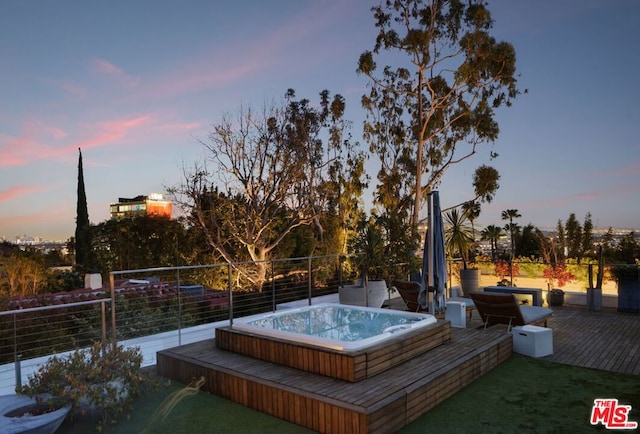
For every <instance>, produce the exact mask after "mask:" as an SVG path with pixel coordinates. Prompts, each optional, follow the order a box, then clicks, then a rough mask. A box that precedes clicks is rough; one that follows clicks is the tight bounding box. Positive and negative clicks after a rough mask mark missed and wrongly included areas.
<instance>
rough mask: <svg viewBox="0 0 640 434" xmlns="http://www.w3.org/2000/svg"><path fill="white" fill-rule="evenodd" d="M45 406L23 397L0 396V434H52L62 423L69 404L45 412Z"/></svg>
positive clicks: (68, 409) (69, 407) (69, 406)
mask: <svg viewBox="0 0 640 434" xmlns="http://www.w3.org/2000/svg"><path fill="white" fill-rule="evenodd" d="M46 409H47V406H46V404H38V402H37V401H36V399H35V398H29V397H28V396H25V395H3V396H0V433H3V434H18V433H29V434H53V433H55V432H56V430H57V429H58V427H59V426H60V425H61V424H62V422H64V419H65V418H66V417H67V414H68V413H69V411H70V410H71V404H67V405H65V406H64V407H61V408H58V409H56V410H53V411H46Z"/></svg>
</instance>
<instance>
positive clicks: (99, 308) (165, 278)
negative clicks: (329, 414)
mask: <svg viewBox="0 0 640 434" xmlns="http://www.w3.org/2000/svg"><path fill="white" fill-rule="evenodd" d="M512 265H513V266H514V267H511V268H510V269H514V270H516V271H517V273H516V274H515V275H514V284H516V285H518V286H525V287H526V286H531V285H535V287H540V288H543V289H546V284H545V282H546V281H547V280H548V279H546V278H545V272H544V270H545V269H546V268H549V267H550V266H552V265H553V264H543V263H539V262H534V261H529V262H527V261H520V262H515V261H514V263H513V264H512ZM475 266H476V267H477V268H479V269H480V270H481V277H482V281H481V282H480V286H485V285H495V284H496V283H497V282H498V281H499V279H500V278H502V279H503V280H504V278H505V276H504V275H503V274H504V264H499V263H498V264H496V263H493V262H477V263H476V264H475ZM611 266H612V265H608V266H607V267H609V268H610V267H611ZM457 267H458V264H456V263H455V262H450V263H449V264H448V272H449V277H450V280H449V285H448V286H449V287H450V288H451V287H452V286H455V285H457V284H458V282H457V280H456V279H457V277H456V268H457ZM499 267H503V268H502V271H500V269H499ZM589 267H593V264H582V265H577V264H572V265H571V266H570V267H569V270H570V271H571V272H572V273H573V275H574V276H575V279H574V281H573V282H571V283H569V284H568V285H566V286H565V287H564V288H566V289H568V290H571V289H570V288H571V285H576V288H579V289H578V290H581V291H585V288H586V286H587V282H586V280H585V279H586V278H585V276H588V268H589ZM360 271H361V270H359V269H358V266H357V265H356V264H355V263H354V261H352V259H351V257H346V256H340V255H329V256H316V257H298V258H284V259H274V260H269V261H263V262H237V263H226V264H207V265H197V266H180V267H157V268H146V269H138V270H119V271H112V272H110V273H109V282H108V285H106V287H103V288H98V289H93V290H88V289H87V291H89V292H90V294H81V295H75V296H74V297H75V298H73V297H71V298H67V299H64V300H62V299H61V296H60V295H59V294H49V295H47V296H44V295H40V296H38V298H37V302H38V303H41V304H44V305H42V306H38V307H27V308H21V309H13V310H9V311H3V312H0V374H2V372H1V371H2V369H3V366H8V365H10V364H15V366H16V372H19V370H20V364H21V362H24V361H25V360H27V359H33V360H39V359H38V358H44V359H43V361H42V363H44V361H46V358H47V357H49V356H51V355H54V354H62V353H65V352H68V351H72V350H74V349H78V348H83V347H87V346H89V345H91V344H92V343H93V342H95V341H97V340H109V339H110V340H112V341H113V342H119V343H121V342H128V343H133V345H136V343H137V342H141V341H145V342H146V341H147V340H153V339H166V337H167V336H172V339H173V337H175V341H173V340H171V341H170V342H172V345H173V346H175V345H182V344H183V334H184V333H187V331H188V330H200V332H199V333H201V334H200V335H198V336H211V337H212V333H211V332H212V330H215V329H212V326H211V325H212V324H219V323H222V322H226V323H227V324H232V323H233V319H234V318H239V317H242V316H247V315H252V314H257V313H264V312H269V311H275V310H276V309H278V306H281V305H286V304H290V303H293V302H299V301H303V302H304V303H309V304H311V300H312V299H313V298H314V297H319V296H323V295H329V294H336V293H337V292H338V288H339V287H340V286H341V285H342V284H343V283H346V282H350V281H354V280H355V279H357V278H358V277H360ZM497 271H498V273H497V274H496V272H497ZM414 272H415V270H414ZM500 273H502V274H500ZM376 274H377V275H379V276H382V277H383V278H384V279H385V280H386V281H387V283H388V286H389V288H391V287H392V282H393V280H394V279H411V278H412V277H415V275H414V276H411V275H410V273H409V266H408V265H407V264H398V265H393V266H389V267H386V269H385V270H377V273H376ZM547 277H548V276H547ZM607 277H608V280H607V281H606V282H605V284H606V285H608V286H613V288H614V289H610V291H615V282H612V280H611V278H610V276H607ZM508 278H510V276H508ZM545 279H546V280H545ZM530 282H534V283H530ZM91 298H95V299H91ZM76 300H78V301H76ZM33 302H34V300H31V303H28V302H27V300H25V303H24V306H31V305H33ZM190 339H192V337H191V335H190ZM167 342H169V341H167ZM150 359H151V360H155V355H152V356H150ZM18 377H19V375H16V378H18ZM18 381H19V380H18V379H17V380H16V383H17V382H18ZM0 386H2V385H1V384H0Z"/></svg>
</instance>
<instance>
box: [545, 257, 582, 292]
mask: <svg viewBox="0 0 640 434" xmlns="http://www.w3.org/2000/svg"><path fill="white" fill-rule="evenodd" d="M543 276H544V278H545V279H547V282H548V283H549V285H551V286H552V287H555V285H554V284H553V282H557V287H558V288H562V287H563V286H564V285H566V284H567V283H569V282H571V281H572V280H574V279H575V276H574V275H573V274H572V273H571V272H570V271H568V270H567V266H566V265H565V264H563V263H560V264H549V265H548V266H547V268H545V269H544V273H543Z"/></svg>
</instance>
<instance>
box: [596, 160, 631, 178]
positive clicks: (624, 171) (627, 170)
mask: <svg viewBox="0 0 640 434" xmlns="http://www.w3.org/2000/svg"><path fill="white" fill-rule="evenodd" d="M638 175H640V162H638V163H633V164H631V165H629V166H626V167H622V168H620V169H617V170H613V171H610V172H604V173H602V175H601V176H605V177H607V176H638Z"/></svg>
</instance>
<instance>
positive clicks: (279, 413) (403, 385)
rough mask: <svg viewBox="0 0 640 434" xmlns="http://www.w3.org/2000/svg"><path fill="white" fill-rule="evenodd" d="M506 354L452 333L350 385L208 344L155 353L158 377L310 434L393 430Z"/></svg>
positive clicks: (507, 347) (463, 332)
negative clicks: (199, 384)
mask: <svg viewBox="0 0 640 434" xmlns="http://www.w3.org/2000/svg"><path fill="white" fill-rule="evenodd" d="M511 355H512V339H511V335H510V334H507V333H504V332H501V331H491V330H487V331H482V330H473V329H453V330H452V338H451V341H449V342H447V343H444V344H442V345H440V346H438V347H436V348H434V349H432V350H430V351H429V352H427V353H424V354H421V355H419V356H416V357H414V358H412V359H410V360H408V361H406V362H404V363H402V364H401V365H398V366H395V367H392V368H390V369H388V370H386V371H384V372H380V373H378V374H377V375H375V376H374V377H371V378H366V379H363V380H361V381H358V382H356V383H351V382H346V381H343V380H339V379H335V378H330V377H326V376H322V375H318V374H314V373H310V372H304V371H301V370H298V369H294V368H291V367H288V366H282V365H278V364H274V363H271V362H267V361H262V360H257V359H254V358H251V357H248V356H245V355H242V354H236V353H232V352H228V351H224V350H221V349H219V348H216V346H215V343H214V340H213V339H211V340H208V341H203V342H198V343H194V344H190V345H184V346H181V347H176V348H172V349H168V350H164V351H160V352H159V353H158V358H157V369H158V373H159V374H160V375H162V376H165V377H168V378H172V379H174V380H176V381H179V382H182V383H185V384H186V383H189V382H191V381H192V380H194V379H198V378H200V377H204V378H205V381H206V383H205V385H204V386H203V389H205V390H207V391H208V392H210V393H213V394H216V395H219V396H222V397H224V398H227V399H229V400H231V401H234V402H237V403H239V404H242V405H244V406H247V407H250V408H253V409H256V410H258V411H262V412H264V413H267V414H271V415H273V416H276V417H279V418H281V419H285V420H288V421H290V422H293V423H296V424H298V425H301V426H304V427H307V428H309V429H312V430H314V431H317V432H323V433H331V432H351V433H376V432H384V433H386V432H394V431H397V430H398V429H400V428H402V427H404V426H405V425H407V424H408V423H410V422H412V421H413V420H415V419H416V418H418V417H420V416H421V415H423V414H424V413H426V412H427V411H429V410H430V409H431V408H433V407H435V406H436V405H437V404H439V403H440V402H442V401H444V400H445V399H447V398H448V397H450V396H451V395H453V394H454V393H456V392H458V391H459V390H461V389H463V388H464V387H466V386H467V385H468V384H470V383H471V382H473V381H474V380H476V379H477V378H479V377H480V376H482V375H484V374H485V373H487V372H489V371H490V370H492V369H494V368H495V367H497V366H498V365H499V364H500V363H502V362H504V361H505V360H507V359H508V358H509V357H511Z"/></svg>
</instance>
